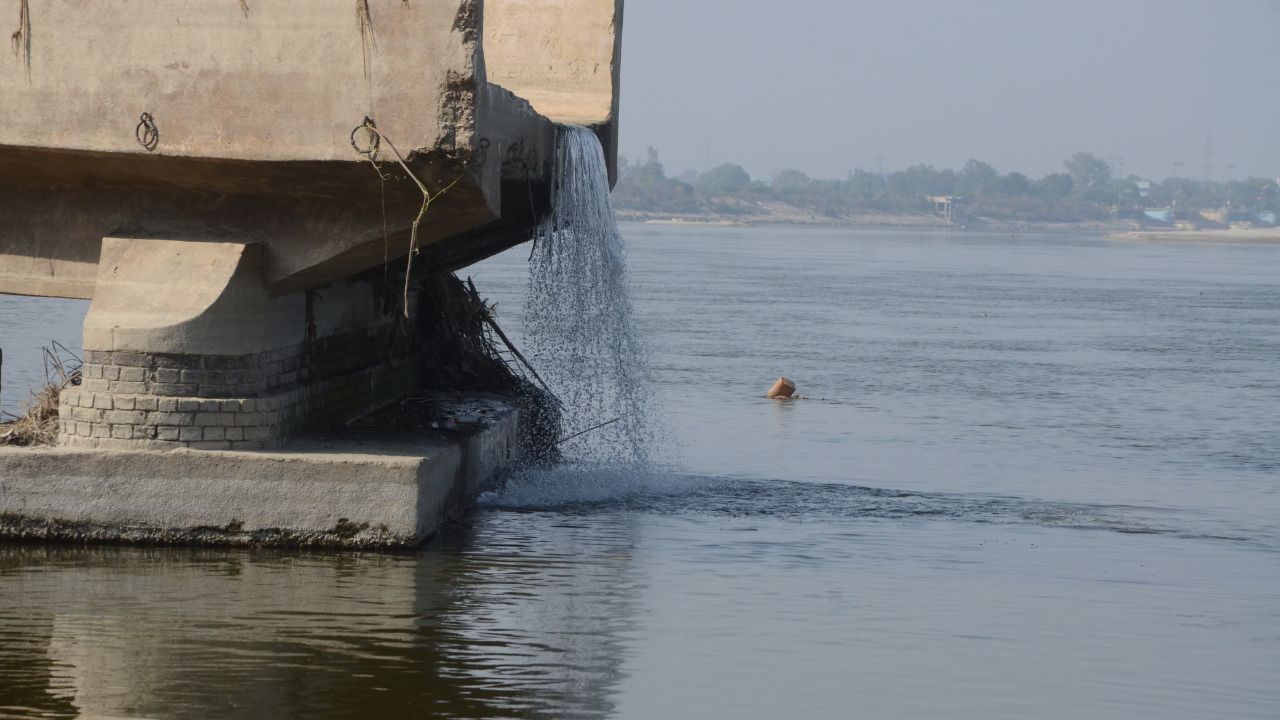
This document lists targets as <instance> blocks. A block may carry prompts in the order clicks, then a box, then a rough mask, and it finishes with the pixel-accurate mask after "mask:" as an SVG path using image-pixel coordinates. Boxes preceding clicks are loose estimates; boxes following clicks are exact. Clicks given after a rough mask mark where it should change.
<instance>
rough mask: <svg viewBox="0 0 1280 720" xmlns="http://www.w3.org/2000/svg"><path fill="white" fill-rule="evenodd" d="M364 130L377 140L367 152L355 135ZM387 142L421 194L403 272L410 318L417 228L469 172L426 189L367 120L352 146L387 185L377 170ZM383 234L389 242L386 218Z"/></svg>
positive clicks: (385, 178)
mask: <svg viewBox="0 0 1280 720" xmlns="http://www.w3.org/2000/svg"><path fill="white" fill-rule="evenodd" d="M362 129H363V130H365V131H366V132H368V133H370V134H371V135H372V137H373V140H374V141H373V142H370V143H369V147H368V149H361V148H360V146H359V145H357V144H356V139H355V136H356V133H357V132H359V131H360V130H362ZM384 142H385V143H386V144H387V147H389V148H391V152H392V153H394V154H395V156H396V163H397V164H399V165H400V167H401V169H403V170H404V172H405V174H406V175H408V176H409V179H410V180H412V181H413V183H414V184H415V185H417V186H418V190H419V191H420V192H421V193H422V207H421V208H419V209H418V216H417V217H416V218H414V219H413V227H412V229H411V230H410V231H409V258H408V264H407V266H406V267H405V270H404V298H403V299H404V316H405V317H406V318H408V317H409V284H410V278H411V277H412V271H413V256H414V255H417V254H418V226H419V225H421V224H422V219H423V218H424V217H426V216H427V210H429V209H430V208H431V203H432V202H434V201H435V200H436V199H437V198H439V197H440V196H441V195H443V194H445V193H447V192H449V190H451V189H452V188H453V186H454V185H457V184H458V181H459V180H461V179H462V178H463V176H464V175H466V174H467V171H466V169H465V168H464V169H463V171H462V172H461V173H459V174H458V177H456V178H454V179H453V181H452V182H450V183H449V184H448V185H445V186H444V187H442V188H440V190H439V191H437V192H435V193H432V192H431V191H430V190H429V189H427V185H426V183H424V182H422V181H421V180H419V179H418V176H417V175H415V174H414V173H413V171H412V170H410V169H409V163H408V162H406V161H405V159H404V156H403V155H401V154H400V151H399V150H397V149H396V146H395V144H394V143H392V142H391V140H390V138H388V137H387V136H386V135H383V134H382V133H381V132H380V131H379V130H378V128H377V127H375V126H374V123H373V120H372V119H370V118H365V119H364V122H363V123H361V124H360V125H359V127H357V128H356V129H355V130H353V131H352V132H351V147H353V148H354V149H355V151H356V152H357V153H359V154H360V155H361V156H363V157H364V158H365V159H366V160H368V161H369V164H370V165H372V166H373V169H374V172H376V173H378V177H379V178H381V179H382V181H383V182H384V183H385V182H386V181H387V180H389V179H390V176H388V175H384V174H383V172H382V168H380V167H378V149H379V148H380V147H381V145H382V143H384ZM383 212H384V214H385V200H384V210H383ZM382 232H383V241H384V242H386V223H385V218H384V223H383V228H382Z"/></svg>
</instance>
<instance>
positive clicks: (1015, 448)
mask: <svg viewBox="0 0 1280 720" xmlns="http://www.w3.org/2000/svg"><path fill="white" fill-rule="evenodd" d="M624 234H625V235H626V236H627V239H628V241H629V242H630V245H631V253H630V265H629V268H630V274H631V278H632V284H633V291H634V298H635V307H636V312H637V316H638V320H639V323H640V325H641V329H642V331H643V332H644V334H645V336H646V338H647V340H648V342H649V345H650V350H651V355H652V362H653V374H654V376H655V381H656V383H657V385H658V386H659V387H660V389H661V391H662V403H663V406H664V408H665V412H664V415H663V416H662V417H663V418H664V419H665V420H664V422H665V424H666V429H667V431H668V432H667V435H668V437H669V438H670V441H669V443H668V444H667V445H666V446H664V447H663V448H662V450H661V451H660V452H659V453H657V455H658V456H659V458H660V459H662V460H663V461H664V463H665V464H664V466H663V467H662V468H661V469H660V471H659V472H658V473H656V475H655V476H637V475H635V474H630V473H627V472H623V471H620V470H616V469H613V470H611V469H608V468H603V469H601V468H596V469H585V468H576V469H575V468H565V469H561V470H559V471H556V472H553V473H549V474H543V475H540V476H532V477H523V478H519V479H518V480H517V481H515V482H514V483H513V484H512V485H511V486H510V487H508V488H507V489H506V490H504V491H502V492H499V493H495V494H493V495H490V496H487V497H485V498H484V500H483V503H482V507H481V508H480V509H479V510H478V511H477V512H476V513H475V514H474V515H473V516H472V517H471V519H470V521H469V522H468V523H466V524H465V525H463V526H460V527H457V528H454V529H453V530H451V531H450V532H449V533H447V534H446V535H445V536H444V537H441V538H440V539H438V540H436V541H434V542H433V543H431V544H430V545H428V546H427V547H425V548H423V549H422V550H421V551H419V552H415V553H407V554H397V555H379V554H366V553H332V554H328V553H293V552H278V551H242V550H235V551H228V550H194V549H155V548H77V547H57V546H13V545H10V546H0V716H6V715H7V716H15V717H31V716H36V717H40V716H45V717H76V716H97V717H102V716H109V717H164V718H169V717H181V718H187V717H193V718H194V717H246V718H277V717H297V718H315V717H433V716H436V717H484V718H490V717H495V718H496V717H586V718H604V717H611V718H612V717H617V718H652V717H732V718H776V717H833V718H834V717H852V716H861V717H898V718H935V717H953V718H973V719H975V720H977V719H979V718H1079V717H1091V718H1141V717H1152V718H1157V717H1158V718H1207V717H1212V718H1275V717H1278V716H1280V552H1278V551H1280V483H1278V477H1280V248H1278V247H1270V246H1233V245H1218V244H1214V245H1194V244H1177V245H1147V244H1125V243H1111V242H1106V241H1103V240H1099V239H1094V238H1086V237H1078V238H1070V237H1038V236H1022V237H1010V236H995V235H982V234H976V233H964V234H945V233H915V232H886V231H850V230H809V229H786V228H781V229H780V228H767V229H766V228H699V227H680V226H644V225H629V226H624ZM527 255H528V250H527V248H517V249H516V250H514V251H512V252H510V253H508V254H506V255H504V256H501V257H499V258H495V259H493V260H490V261H487V262H486V263H484V264H482V265H481V266H480V267H478V268H472V269H470V270H469V271H467V272H470V273H471V274H472V275H474V277H475V279H476V282H477V284H478V285H479V287H480V289H481V291H482V292H484V293H486V294H488V295H490V296H491V297H493V298H494V299H496V300H497V302H498V304H499V316H500V318H502V319H503V322H504V324H505V325H506V326H507V328H508V329H509V330H510V331H511V332H512V333H513V334H514V335H517V336H518V335H519V327H520V320H521V319H520V314H521V312H520V311H521V308H522V307H523V298H524V293H525V290H526V287H525V283H526V278H527V265H526V258H527ZM31 302H32V301H29V300H24V299H16V298H4V297H0V327H2V328H3V334H2V335H0V347H3V348H4V349H5V351H6V359H5V372H4V378H5V381H4V382H5V389H4V396H3V397H4V402H5V403H6V405H5V407H6V408H8V407H12V403H14V402H15V398H16V393H17V391H16V389H15V387H14V385H13V383H14V380H13V378H14V377H24V376H22V375H20V374H19V373H26V375H25V377H27V378H29V379H34V378H36V377H38V376H39V375H41V372H40V371H39V359H38V356H34V357H35V359H34V360H30V359H28V360H21V359H19V358H22V357H26V358H30V357H33V356H31V355H29V354H26V355H24V353H26V352H27V350H26V348H30V347H34V346H37V345H39V344H40V343H42V342H44V341H45V339H46V338H48V337H56V338H59V339H63V340H64V341H69V340H75V339H77V338H78V335H79V325H78V324H79V322H80V320H81V319H82V317H83V312H84V310H83V304H82V303H80V304H68V303H62V302H57V301H37V302H38V303H44V304H43V305H40V310H39V313H38V316H39V317H40V318H41V319H40V321H39V322H32V321H31V320H30V318H31V317H32V316H33V315H35V314H33V313H31V312H30V311H29V308H31V307H32V305H31V304H30V303H31ZM23 368H25V369H23ZM779 374H786V375H788V376H789V377H791V378H793V379H794V380H796V381H797V383H798V384H799V386H800V392H801V393H802V394H803V395H805V396H807V399H804V400H799V401H795V402H789V403H779V402H770V401H766V400H764V399H762V398H761V397H760V396H762V395H763V393H764V391H765V389H767V387H768V386H769V384H770V383H771V382H772V380H773V379H774V378H775V377H776V376H777V375H779ZM577 420H578V419H571V423H572V422H576V421H577ZM0 482H2V480H0Z"/></svg>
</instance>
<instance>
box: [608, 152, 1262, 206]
mask: <svg viewBox="0 0 1280 720" xmlns="http://www.w3.org/2000/svg"><path fill="white" fill-rule="evenodd" d="M619 165H620V168H619V179H618V185H617V188H616V189H615V191H614V204H615V206H616V207H617V208H618V209H619V210H624V211H628V210H629V211H641V212H657V213H672V214H677V215H678V214H694V213H711V214H716V215H729V216H740V217H742V218H743V219H749V218H750V217H751V216H752V215H760V214H766V212H767V211H766V210H765V206H766V205H768V204H771V203H785V204H787V205H791V206H795V207H797V208H801V209H804V210H806V211H809V212H812V213H816V214H819V215H825V216H828V217H831V218H834V219H838V218H841V217H849V216H856V215H859V214H867V213H886V212H889V213H905V214H928V213H932V212H933V211H934V205H933V203H932V202H931V201H930V200H929V197H930V196H953V197H962V198H964V200H965V203H964V212H965V213H967V214H968V215H971V216H977V217H982V218H989V219H993V220H1015V221H1029V222H1088V221H1100V220H1111V219H1115V218H1117V217H1137V216H1140V215H1141V214H1142V213H1141V211H1142V209H1143V208H1168V207H1173V208H1174V209H1175V210H1177V211H1178V213H1179V215H1180V216H1181V215H1182V214H1183V213H1184V212H1185V213H1194V212H1197V211H1199V210H1201V209H1210V208H1214V209H1216V208H1229V209H1230V210H1231V211H1232V212H1233V213H1236V212H1239V213H1258V212H1267V211H1269V212H1280V188H1278V187H1277V185H1276V182H1275V181H1274V180H1270V179H1263V178H1250V179H1248V180H1235V181H1231V182H1221V183H1218V182H1207V181H1202V180H1191V179H1187V178H1169V179H1167V180H1165V181H1163V182H1151V183H1150V187H1149V188H1143V189H1141V190H1140V183H1141V181H1142V178H1139V177H1137V176H1135V175H1130V176H1128V177H1125V178H1114V177H1112V174H1111V168H1110V167H1109V166H1108V164H1107V162H1106V161H1105V160H1103V159H1101V158H1099V157H1096V156H1094V155H1092V154H1090V153H1086V152H1078V153H1075V154H1074V155H1072V156H1071V157H1069V158H1067V160H1066V161H1065V162H1064V163H1063V170H1064V171H1065V172H1060V173H1051V174H1049V175H1046V176H1044V177H1042V178H1038V179H1032V178H1029V177H1027V176H1026V175H1023V174H1022V173H1018V172H1010V173H1008V174H1001V173H1000V172H999V171H998V170H996V168H994V167H992V166H991V165H990V164H988V163H985V162H982V161H981V160H970V161H969V162H967V163H965V165H964V167H963V168H961V169H960V170H959V171H956V170H951V169H945V170H936V169H934V167H933V166H932V165H915V166H912V167H909V168H907V169H905V170H899V171H896V172H890V173H883V174H880V173H872V172H867V171H865V170H855V171H853V172H852V173H850V174H849V175H848V176H847V177H846V178H844V179H843V180H824V179H819V178H812V177H809V176H808V175H806V174H805V173H803V172H800V171H799V170H783V171H781V172H779V173H777V174H776V175H775V176H774V177H773V179H772V181H771V182H763V181H760V180H752V179H751V176H750V175H749V174H748V173H747V171H746V170H744V169H743V168H742V167H741V166H740V165H735V164H732V163H726V164H723V165H720V166H719V167H715V168H712V169H710V170H707V171H706V172H703V173H700V174H699V173H693V172H691V171H690V172H686V173H685V174H684V175H683V176H682V177H681V178H675V177H668V176H667V174H666V171H665V169H664V168H663V166H662V163H661V162H660V161H659V160H658V153H657V151H655V150H654V149H653V148H650V149H649V151H648V157H647V158H646V159H645V161H644V162H642V163H634V164H633V163H628V162H627V160H626V158H620V159H619Z"/></svg>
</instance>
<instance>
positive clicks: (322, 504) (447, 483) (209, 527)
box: [0, 397, 519, 548]
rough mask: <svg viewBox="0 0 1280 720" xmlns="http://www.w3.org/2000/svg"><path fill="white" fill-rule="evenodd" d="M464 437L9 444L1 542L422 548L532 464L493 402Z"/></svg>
mask: <svg viewBox="0 0 1280 720" xmlns="http://www.w3.org/2000/svg"><path fill="white" fill-rule="evenodd" d="M467 407H468V408H470V409H471V411H474V409H475V408H476V407H481V408H482V410H483V414H480V415H473V416H471V418H470V419H471V420H473V422H467V423H462V424H460V425H459V426H458V430H456V431H453V432H445V431H435V432H433V431H426V430H415V431H397V432H388V431H384V430H372V429H352V430H347V431H344V432H343V433H341V434H338V435H332V436H321V437H312V438H304V439H301V440H298V441H296V442H294V443H293V444H291V445H290V446H289V447H288V449H287V450H281V451H263V452H237V451H225V450H224V451H200V450H190V449H178V450H172V451H168V452H156V451H145V450H102V449H95V450H80V449H73V448H65V447H58V448H0V537H8V538H21V539H37V540H63V541H75V542H151V543H167V544H186V543H196V544H206V543H207V544H227V545H286V546H351V547H379V548H395V547H413V546H415V545H417V544H419V543H420V542H422V541H423V540H425V539H426V538H427V537H429V536H430V535H431V534H433V533H434V532H435V531H436V530H437V529H438V528H439V526H440V524H441V523H442V522H443V521H444V520H445V519H446V518H447V517H448V516H449V515H450V514H451V513H454V512H456V511H458V510H459V509H461V508H462V507H464V506H465V504H466V503H467V502H468V501H469V500H470V498H472V497H474V496H475V495H476V494H478V493H479V492H482V491H483V490H484V489H486V488H488V487H490V486H491V484H493V483H494V482H496V481H497V480H498V479H499V478H500V477H501V476H502V474H503V473H504V472H505V471H506V470H507V469H508V468H509V467H510V465H511V464H512V463H514V462H516V461H517V460H518V452H519V451H518V442H517V439H518V438H517V432H518V423H519V418H518V413H517V412H516V411H515V410H514V409H513V408H512V406H511V405H509V404H507V403H505V402H502V401H500V400H496V399H492V398H487V397H486V398H480V399H470V400H469V401H468V402H467Z"/></svg>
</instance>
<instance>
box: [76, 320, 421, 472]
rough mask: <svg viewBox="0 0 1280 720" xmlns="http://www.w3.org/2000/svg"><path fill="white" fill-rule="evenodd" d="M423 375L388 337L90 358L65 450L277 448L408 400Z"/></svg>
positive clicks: (381, 332) (376, 334)
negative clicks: (257, 349) (242, 351)
mask: <svg viewBox="0 0 1280 720" xmlns="http://www.w3.org/2000/svg"><path fill="white" fill-rule="evenodd" d="M395 355H399V357H393V356H395ZM419 366H420V363H419V362H418V358H417V357H416V356H414V355H412V354H404V353H396V352H394V351H393V342H392V337H391V332H390V331H389V329H388V328H382V329H375V330H370V331H367V332H362V333H359V334H346V335H341V336H335V337H331V338H326V339H324V340H322V341H316V342H312V343H306V344H302V345H296V346H293V347H289V348H281V349H276V350H272V351H269V352H263V353H258V354H254V355H239V356H215V355H205V356H200V355H176V354H164V353H154V354H152V353H138V352H121V351H114V352H110V351H94V350H89V351H86V353H85V364H84V367H83V371H82V372H83V378H84V379H83V381H82V383H81V385H80V386H79V387H75V388H69V389H67V390H64V391H63V393H62V397H61V406H60V422H61V430H62V442H63V444H64V445H68V446H72V447H95V448H103V447H106V448H111V447H116V448H130V449H169V448H173V447H190V448H198V449H222V450H255V449H262V448H267V447H275V446H278V445H280V444H281V443H283V442H285V441H287V440H288V439H289V438H290V437H292V436H295V435H297V434H299V433H302V432H306V431H309V430H318V429H323V428H325V427H331V426H337V425H340V424H342V423H343V422H345V421H347V420H349V419H351V418H353V417H357V416H359V415H361V414H363V413H365V412H368V411H369V410H371V409H373V408H375V407H378V406H379V405H382V404H385V403H388V402H391V401H394V400H395V399H397V398H398V397H401V396H403V395H405V394H408V393H409V392H411V391H412V390H413V389H414V388H416V387H417V386H418V384H419V379H420V378H419V371H418V368H419Z"/></svg>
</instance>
